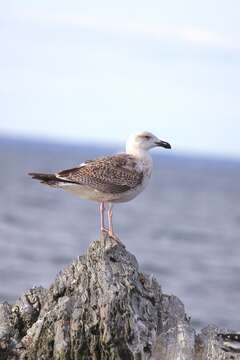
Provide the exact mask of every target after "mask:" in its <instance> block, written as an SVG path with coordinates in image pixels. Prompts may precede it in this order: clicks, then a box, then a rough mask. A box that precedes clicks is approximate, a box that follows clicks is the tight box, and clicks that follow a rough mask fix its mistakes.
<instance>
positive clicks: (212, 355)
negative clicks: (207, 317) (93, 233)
mask: <svg viewBox="0 0 240 360" xmlns="http://www.w3.org/2000/svg"><path fill="white" fill-rule="evenodd" d="M221 331H222V330H220V329H217V328H208V329H205V330H203V331H202V332H201V333H200V334H199V335H197V336H196V335H195V331H194V329H193V328H192V326H191V324H190V322H189V319H188V318H187V316H186V314H185V310H184V305H183V304H182V303H181V301H180V300H179V299H178V298H177V297H175V296H168V295H165V294H163V293H162V291H161V288H160V286H159V284H158V283H157V281H156V280H155V279H154V278H153V277H152V276H149V275H146V274H143V273H142V272H140V271H139V268H138V263H137V261H136V258H135V257H134V256H133V255H132V254H130V253H129V252H127V251H126V249H125V247H124V246H123V245H122V244H121V243H117V242H115V241H113V240H112V239H111V238H109V237H108V236H107V235H104V236H103V237H102V239H100V241H95V242H93V243H92V244H91V245H90V247H89V249H88V251H87V254H86V255H84V256H81V257H79V258H78V259H76V260H74V261H73V263H72V264H71V265H69V266H68V267H67V268H66V269H64V270H63V271H62V272H60V273H59V275H58V276H57V278H56V280H55V281H54V283H53V284H52V285H51V286H50V288H49V289H48V290H45V289H43V288H33V289H31V290H29V291H28V292H26V293H25V294H24V295H23V296H22V297H21V298H20V299H19V300H18V301H17V303H16V304H15V305H13V306H11V305H9V304H7V303H4V304H0V360H14V359H21V360H50V359H51V360H53V359H54V360H60V359H66V360H68V359H69V360H70V359H71V360H78V359H82V360H85V359H93V360H103V359H112V360H118V359H123V360H128V359H131V360H132V359H133V360H135V359H136V360H141V359H143V360H148V359H149V360H151V359H153V360H154V359H156V360H158V359H159V360H161V359H163V360H194V359H196V360H205V359H214V360H216V359H238V358H237V357H236V356H237V352H236V351H237V350H236V349H237V346H235V348H234V351H233V348H231V346H230V347H229V346H227V347H226V339H224V338H223V337H222V336H218V333H220V332H221ZM225 332H226V331H225ZM229 341H230V342H231V341H232V340H230V339H228V342H229ZM234 341H235V342H236V339H235V338H234ZM224 343H225V345H224ZM228 345H229V344H228ZM230 345H231V344H230ZM235 345H236V344H235ZM224 346H225V348H224ZM224 356H225V357H224ZM226 356H228V357H226ZM229 356H235V357H232V358H231V357H229Z"/></svg>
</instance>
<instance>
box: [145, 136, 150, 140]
mask: <svg viewBox="0 0 240 360" xmlns="http://www.w3.org/2000/svg"><path fill="white" fill-rule="evenodd" d="M143 138H144V139H145V140H150V139H151V136H149V135H144V136H143Z"/></svg>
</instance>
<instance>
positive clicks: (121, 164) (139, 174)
mask: <svg viewBox="0 0 240 360" xmlns="http://www.w3.org/2000/svg"><path fill="white" fill-rule="evenodd" d="M56 177H57V178H59V179H61V180H63V181H64V180H66V181H70V182H74V183H75V184H79V185H86V186H89V187H91V188H93V189H96V190H98V191H101V192H104V193H113V194H117V193H122V192H125V191H128V190H131V189H134V188H135V187H136V186H139V185H141V183H142V181H143V171H142V170H141V169H139V166H138V162H137V161H136V159H135V158H134V157H133V156H131V155H128V154H119V155H115V156H104V157H100V158H97V159H95V160H87V161H86V162H85V163H83V164H81V165H79V166H78V167H74V168H72V169H68V170H63V171H61V172H59V173H58V174H56Z"/></svg>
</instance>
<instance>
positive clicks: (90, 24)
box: [0, 0, 240, 157]
mask: <svg viewBox="0 0 240 360" xmlns="http://www.w3.org/2000/svg"><path fill="white" fill-rule="evenodd" d="M239 19H240V2H239V0H228V1H225V0H211V1H209V0H202V1H201V2H199V1H195V0H182V1H179V0H169V1H162V0H156V1H155V0H149V1H142V0H138V1H137V0H132V1H129V0H127V1H126V0H122V1H121V2H113V1H107V0H102V1H97V0H88V1H86V0H82V1H79V0H76V1H75V0H64V1H63V0H51V1H49V0H41V1H38V2H37V1H34V2H33V1H30V0H21V1H16V0H15V1H14V0H8V1H4V0H0V51H1V56H0V134H11V135H24V136H34V137H44V138H50V139H59V140H61V141H68V142H69V141H74V142H75V141H84V142H95V141H96V142H109V143H114V142H121V143H122V142H124V141H125V139H126V138H127V137H128V135H129V134H130V133H133V132H138V131H142V130H149V131H152V132H154V133H155V134H156V135H158V136H159V137H160V138H162V139H164V140H167V141H169V142H170V143H171V144H172V145H173V148H174V149H176V151H184V152H187V153H203V154H211V155H220V156H222V155H224V156H236V157H240V141H239V139H240V86H239V84H240V21H239Z"/></svg>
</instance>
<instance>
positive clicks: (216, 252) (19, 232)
mask: <svg viewBox="0 0 240 360" xmlns="http://www.w3.org/2000/svg"><path fill="white" fill-rule="evenodd" d="M117 150H120V149H111V151H112V152H114V151H117ZM109 151H110V150H109V149H104V148H100V147H99V148H93V147H87V146H83V145H82V146H67V145H59V144H52V145H51V144H47V143H40V142H38V143H37V142H35V143H31V142H28V141H25V142H24V141H13V140H9V139H0V168H1V176H0V200H1V207H0V302H2V301H4V300H8V301H10V302H14V301H15V299H16V298H17V297H18V296H19V295H20V294H21V293H22V292H23V291H24V290H26V289H28V288H29V287H32V286H33V285H43V286H45V287H47V286H48V285H49V284H50V283H51V282H52V281H53V279H54V277H55V276H56V274H57V272H58V271H59V270H60V269H61V268H62V267H64V266H65V265H66V264H68V263H70V262H71V261H72V259H73V258H74V257H76V256H77V255H79V254H82V253H83V252H84V251H85V250H86V248H87V246H88V245H89V243H90V242H91V241H92V240H95V239H96V238H97V237H98V229H99V216H98V209H97V206H96V204H95V203H92V202H88V201H85V200H81V199H79V198H75V197H74V196H72V195H71V194H69V193H64V192H63V191H61V190H57V189H52V188H48V187H46V186H43V185H41V184H39V183H38V182H36V181H33V180H32V179H31V178H30V177H28V176H27V175H26V174H27V173H28V172H29V171H55V170H60V169H62V168H68V167H71V166H73V165H76V164H78V163H80V162H81V161H83V160H85V159H87V158H92V157H94V156H96V155H100V154H104V153H108V152H109ZM161 154H162V155H161V156H158V157H156V156H155V159H154V160H155V161H154V162H155V168H154V173H153V177H152V180H151V182H150V184H149V187H148V189H146V191H145V192H144V193H143V194H141V195H140V196H139V197H138V198H137V199H135V200H134V201H132V202H130V203H127V204H121V205H118V206H116V207H115V209H114V217H115V218H114V223H115V225H116V232H117V233H118V234H119V236H120V238H121V240H122V241H123V242H124V243H125V245H126V247H127V249H128V250H130V251H131V252H133V253H134V254H135V255H136V257H137V259H138V261H139V263H140V267H141V269H142V270H143V271H146V272H148V273H152V274H154V275H155V276H156V278H157V279H158V280H159V282H160V284H161V285H162V288H163V291H164V292H166V293H172V294H175V295H177V296H179V297H180V299H181V300H182V301H183V302H184V304H185V306H186V311H187V313H188V314H189V315H190V316H191V317H192V321H193V324H194V325H195V326H197V327H200V326H201V327H202V326H205V325H206V324H208V323H215V324H217V325H219V326H226V327H229V328H233V329H234V328H235V329H238V330H239V329H240V319H239V311H238V306H239V300H240V276H239V274H240V261H239V259H240V243H239V241H240V205H239V201H240V163H239V162H227V161H224V160H222V161H219V160H206V159H205V160H204V159H196V158H195V159H194V158H193V159H191V158H181V157H174V156H172V155H170V156H166V155H165V154H166V153H164V152H162V153H161Z"/></svg>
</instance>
